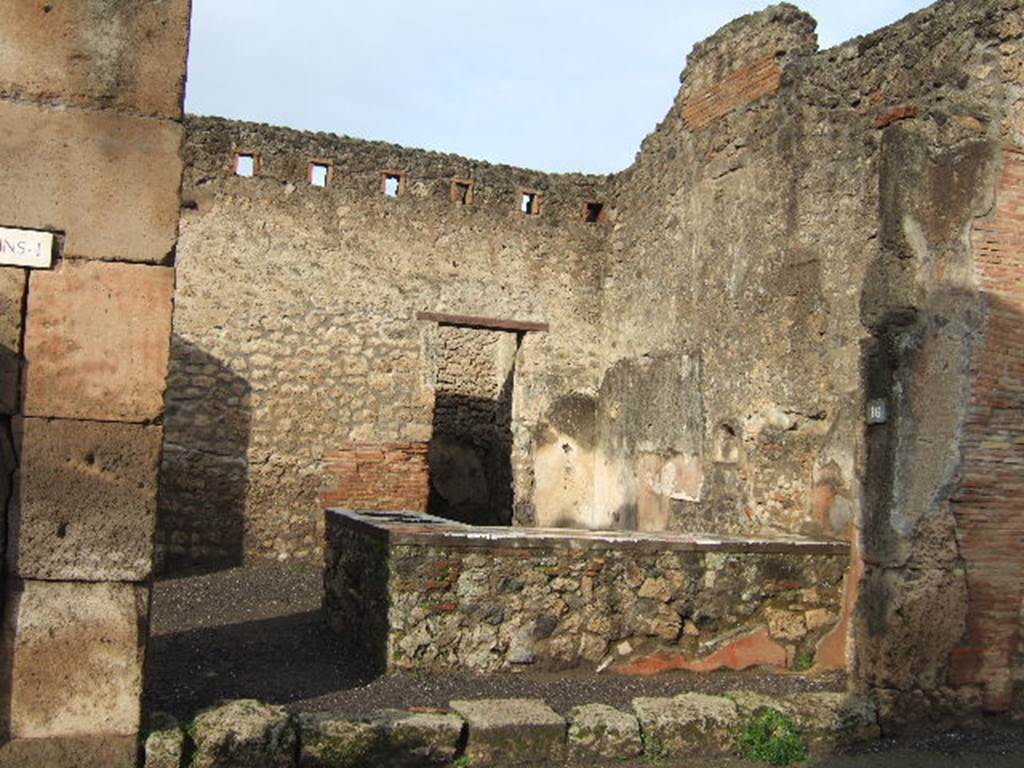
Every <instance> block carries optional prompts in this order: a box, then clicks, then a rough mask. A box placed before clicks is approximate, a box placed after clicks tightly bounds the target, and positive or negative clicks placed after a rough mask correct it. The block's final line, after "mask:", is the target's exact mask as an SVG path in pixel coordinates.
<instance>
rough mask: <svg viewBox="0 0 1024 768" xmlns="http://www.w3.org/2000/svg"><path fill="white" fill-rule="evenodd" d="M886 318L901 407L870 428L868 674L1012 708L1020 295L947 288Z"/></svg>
mask: <svg viewBox="0 0 1024 768" xmlns="http://www.w3.org/2000/svg"><path fill="white" fill-rule="evenodd" d="M982 315H984V320H983V319H982ZM887 319H888V322H887V323H886V324H884V325H880V326H878V328H877V335H876V337H875V338H874V339H873V340H872V343H871V344H869V346H868V348H867V350H866V354H865V376H866V385H867V394H868V398H869V399H875V400H879V401H884V402H887V403H889V404H890V410H891V417H890V418H889V420H888V421H887V423H885V424H882V425H877V426H873V427H869V430H868V436H867V447H868V465H867V472H866V476H867V477H868V478H870V482H869V483H868V484H867V486H866V488H865V491H866V493H865V519H864V530H863V546H864V553H863V554H864V559H865V561H866V562H867V564H868V566H867V570H866V572H865V577H864V580H863V582H862V585H861V597H860V600H859V603H858V611H859V614H860V623H861V624H860V626H861V641H860V643H859V645H858V647H859V649H860V659H859V666H858V671H859V674H860V676H861V677H862V679H863V680H864V681H866V682H867V683H868V684H869V685H871V686H873V687H875V688H880V689H888V690H890V691H896V692H901V691H908V690H912V689H921V690H924V691H926V692H927V691H935V690H937V689H940V688H943V687H944V686H950V687H953V688H961V689H965V688H966V689H975V690H978V691H979V692H980V693H981V695H982V697H983V700H984V703H985V706H986V707H988V708H989V709H992V710H994V711H1004V710H1005V709H1007V708H1008V707H1009V706H1011V702H1012V701H1013V699H1014V697H1015V696H1016V698H1017V699H1018V701H1019V700H1020V699H1021V698H1022V696H1021V691H1020V690H1019V688H1020V684H1019V683H1018V684H1017V685H1016V687H1017V688H1018V690H1017V691H1016V692H1015V691H1014V687H1015V683H1014V681H1015V680H1017V679H1019V677H1020V674H1021V672H1022V671H1024V655H1022V654H1021V639H1022V629H1024V628H1022V614H1021V608H1022V605H1024V555H1022V553H1021V551H1020V548H1019V542H1020V541H1021V539H1022V538H1024V515H1022V514H1021V507H1020V493H1021V480H1020V474H1019V467H1020V466H1021V465H1022V464H1024V379H1022V377H1021V375H1020V371H1021V368H1022V366H1024V315H1022V314H1021V302H1018V301H1006V300H1004V299H1003V298H1000V297H999V296H997V295H994V294H992V293H987V292H985V293H981V294H978V293H976V292H974V291H969V290H947V291H941V292H938V293H936V294H934V295H933V296H932V297H931V298H930V299H929V302H928V305H927V306H926V307H923V308H920V309H917V310H915V311H910V312H908V311H902V312H896V313H893V314H891V315H890V316H889V317H888V318H887ZM897 478H898V481H897ZM936 617H941V619H938V618H936ZM896 695H897V699H898V701H901V702H902V701H903V700H902V699H899V696H901V695H904V694H899V693H897V694H896ZM905 695H906V696H908V697H909V696H910V694H905ZM904 703H908V702H904Z"/></svg>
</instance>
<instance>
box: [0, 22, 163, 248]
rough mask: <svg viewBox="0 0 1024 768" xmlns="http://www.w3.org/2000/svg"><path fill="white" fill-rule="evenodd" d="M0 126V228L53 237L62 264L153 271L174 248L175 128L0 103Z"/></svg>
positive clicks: (109, 113) (157, 122)
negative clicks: (120, 264)
mask: <svg viewBox="0 0 1024 768" xmlns="http://www.w3.org/2000/svg"><path fill="white" fill-rule="evenodd" d="M5 5H9V4H7V3H5ZM61 5H64V4H63V3H62V4H61ZM0 125H2V126H3V128H4V130H3V132H2V133H0V177H2V178H3V179H4V184H5V188H6V189H11V190H14V189H16V190H18V194H7V195H3V196H0V222H3V223H4V225H5V226H9V227H21V228H25V229H41V230H46V231H50V232H63V233H64V235H65V237H64V249H63V253H64V256H65V257H68V256H70V257H81V258H88V259H109V260H117V261H138V262H147V263H151V264H158V263H162V262H163V261H164V259H166V258H167V256H168V255H169V254H170V253H171V251H172V250H173V249H174V244H175V241H176V239H177V232H178V217H179V212H180V205H179V202H178V192H179V188H180V186H181V172H182V161H181V143H182V133H183V129H182V126H181V125H180V124H179V123H175V122H171V121H169V120H163V121H160V120H152V119H147V118H141V117H132V116H129V115H123V114H117V113H115V112H112V111H109V110H105V111H92V110H89V111H85V110H57V109H50V108H46V107H37V106H33V105H31V104H26V103H16V102H12V101H0Z"/></svg>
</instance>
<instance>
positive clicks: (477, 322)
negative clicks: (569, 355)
mask: <svg viewBox="0 0 1024 768" xmlns="http://www.w3.org/2000/svg"><path fill="white" fill-rule="evenodd" d="M416 319H417V320H426V321H427V322H431V323H440V324H441V325H457V326H460V327H462V328H480V329H482V330H488V331H516V332H519V333H530V332H539V333H544V332H546V331H547V330H549V328H548V324H547V323H533V322H528V321H525V320H499V319H496V318H493V317H473V316H472V315H446V314H443V313H441V312H417V313H416Z"/></svg>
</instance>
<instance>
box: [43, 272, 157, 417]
mask: <svg viewBox="0 0 1024 768" xmlns="http://www.w3.org/2000/svg"><path fill="white" fill-rule="evenodd" d="M173 292H174V270H173V269H168V268H165V267H151V266H143V265H134V264H101V263H96V262H64V263H63V264H62V265H61V266H60V267H59V268H58V269H55V270H53V271H52V272H33V273H32V277H31V280H30V282H29V299H28V320H27V327H26V332H25V357H26V360H27V365H28V370H27V373H26V394H25V413H26V415H29V416H48V417H52V416H59V417H63V418H70V419H75V418H78V419H97V420H104V421H147V420H152V419H154V418H156V417H157V416H159V415H160V414H161V413H162V412H163V395H164V388H165V386H166V378H167V358H168V350H169V348H170V337H171V304H172V298H173Z"/></svg>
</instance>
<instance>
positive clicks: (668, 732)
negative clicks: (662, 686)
mask: <svg viewBox="0 0 1024 768" xmlns="http://www.w3.org/2000/svg"><path fill="white" fill-rule="evenodd" d="M633 710H634V711H635V712H636V714H637V718H638V719H639V720H640V732H641V734H642V737H643V742H644V754H645V755H650V756H652V757H653V758H655V759H657V758H668V759H673V760H681V759H683V758H684V757H685V756H686V755H688V754H695V753H696V754H702V755H725V754H729V753H730V752H732V750H733V749H734V748H735V745H736V738H737V735H738V728H737V726H738V724H739V712H738V710H737V708H736V704H735V703H734V702H732V701H730V700H729V699H727V698H724V697H722V696H706V695H704V694H700V693H684V694H681V695H679V696H675V697H673V698H670V699H667V698H638V699H634V700H633Z"/></svg>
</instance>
